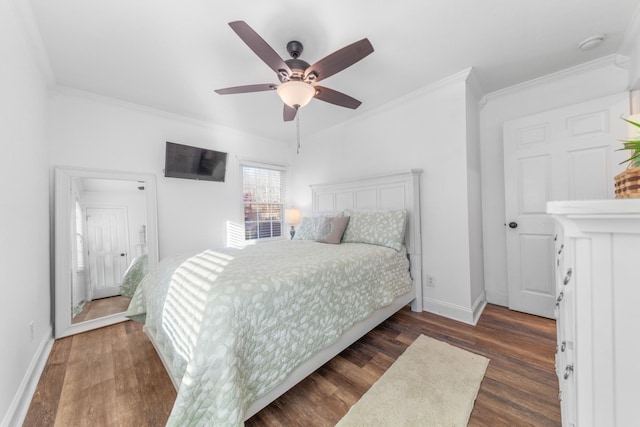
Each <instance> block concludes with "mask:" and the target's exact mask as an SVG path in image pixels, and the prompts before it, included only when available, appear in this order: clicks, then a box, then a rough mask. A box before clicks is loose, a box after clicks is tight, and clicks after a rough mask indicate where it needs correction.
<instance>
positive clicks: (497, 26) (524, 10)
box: [31, 0, 640, 141]
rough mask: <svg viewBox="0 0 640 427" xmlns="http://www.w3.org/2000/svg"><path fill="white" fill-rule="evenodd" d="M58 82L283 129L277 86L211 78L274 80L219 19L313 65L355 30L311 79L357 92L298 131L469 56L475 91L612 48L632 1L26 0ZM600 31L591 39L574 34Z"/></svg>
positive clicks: (317, 109) (311, 108)
mask: <svg viewBox="0 0 640 427" xmlns="http://www.w3.org/2000/svg"><path fill="white" fill-rule="evenodd" d="M31 2H32V7H33V10H34V14H35V17H36V21H37V26H38V29H39V31H40V35H41V37H42V41H43V44H44V47H45V51H46V53H47V56H48V59H49V62H50V65H51V69H52V70H53V74H54V78H55V80H56V84H57V85H60V86H67V87H72V88H75V89H79V90H83V91H89V92H93V93H96V94H99V95H104V96H107V97H112V98H116V99H120V100H124V101H127V102H132V103H136V104H140V105H144V106H148V107H152V108H156V109H160V110H164V111H168V112H171V113H176V114H179V115H183V116H187V117H191V118H194V119H198V120H203V121H206V122H210V123H215V124H218V125H223V126H229V127H233V128H240V129H243V130H245V131H248V132H251V133H254V134H256V135H262V136H265V137H268V138H273V139H280V140H285V141H286V140H293V139H295V122H288V123H285V122H283V120H282V104H281V101H280V100H279V98H278V96H277V95H276V93H275V92H273V91H272V92H260V93H251V94H241V95H225V96H222V95H218V94H216V93H214V89H218V88H224V87H229V86H239V85H246V84H254V83H277V81H278V80H277V79H276V76H275V73H273V72H272V71H271V70H270V69H269V67H268V66H267V65H266V64H264V63H263V62H262V61H261V60H260V59H259V58H258V57H257V56H255V54H254V53H253V52H252V51H251V50H250V49H249V48H248V47H247V46H246V45H245V44H244V43H243V42H242V41H241V40H240V38H239V37H238V36H237V35H236V34H235V33H234V32H233V31H232V30H231V28H229V26H228V25H227V23H228V22H230V21H234V20H244V21H246V22H247V23H248V24H249V25H250V26H251V27H252V28H253V29H254V30H255V31H256V32H257V33H258V34H260V35H261V36H262V38H264V39H265V40H266V41H267V43H269V44H270V45H271V46H272V47H273V48H274V49H275V50H276V52H278V53H279V54H280V56H282V58H283V59H288V55H287V52H286V44H287V42H288V41H290V40H299V41H301V42H302V43H303V44H304V47H305V49H304V53H303V54H302V56H301V58H302V59H304V60H306V61H307V62H309V63H311V64H312V63H314V62H316V61H317V60H319V59H321V58H322V57H324V56H326V55H328V54H329V53H331V52H333V51H335V50H337V49H340V48H342V47H343V46H345V45H347V44H350V43H352V42H354V41H357V40H360V39H361V38H363V37H367V38H369V40H370V41H371V43H372V44H373V47H374V49H375V52H374V53H373V54H371V55H369V56H368V57H366V58H365V59H364V60H362V61H360V62H358V63H357V64H355V65H353V66H351V67H350V68H347V69H346V70H344V71H342V72H340V73H338V74H336V75H334V76H332V77H329V78H327V80H324V81H323V82H322V85H324V86H327V87H330V88H332V89H335V90H338V91H340V92H344V93H346V94H348V95H350V96H353V97H354V98H357V99H359V100H360V101H362V105H361V106H360V108H359V109H357V110H350V109H346V108H341V107H337V106H334V105H331V104H327V103H324V102H322V101H318V100H312V101H311V103H310V104H309V105H308V106H306V107H304V109H303V110H302V111H301V118H300V120H301V125H300V126H301V129H302V132H303V135H304V134H306V135H309V134H312V133H315V132H318V131H320V130H322V129H325V128H327V127H333V126H336V125H338V124H339V123H341V122H344V121H347V120H351V119H353V118H354V117H356V116H357V115H359V114H363V113H365V112H367V111H370V110H372V109H375V108H377V107H379V106H381V105H383V104H385V103H388V102H390V101H392V100H394V99H397V98H400V97H402V96H403V95H406V94H408V93H411V92H413V91H416V90H418V89H420V88H422V87H424V86H427V85H429V84H430V83H433V82H436V81H438V80H440V79H443V78H445V77H447V76H450V75H452V74H455V73H457V72H459V71H462V70H464V69H466V68H468V67H473V68H474V69H475V71H476V76H477V79H478V81H479V83H480V86H481V87H482V89H483V91H484V92H485V93H490V92H493V91H495V90H498V89H502V88H505V87H508V86H511V85H514V84H517V83H519V82H523V81H527V80H530V79H533V78H536V77H540V76H543V75H546V74H549V73H552V72H555V71H558V70H562V69H565V68H568V67H571V66H574V65H578V64H581V63H585V62H588V61H590V60H593V59H596V58H599V57H603V56H607V55H610V54H613V53H616V52H617V51H618V49H619V48H620V44H621V41H622V39H623V36H624V32H625V29H626V28H627V25H628V24H629V22H630V21H631V18H632V16H633V14H634V11H635V10H636V8H637V7H638V4H639V3H640V0H528V1H525V0H429V1H425V0H396V1H393V2H392V1H389V0H325V1H316V2H305V1H300V0H271V1H265V0H263V1H256V0H234V1H219V0H182V1H175V0H173V1H169V0H109V1H97V0H93V1H91V0H56V1H51V0H31ZM595 34H606V36H607V37H606V40H605V42H604V43H603V44H602V45H601V46H599V47H598V48H596V49H593V50H590V51H586V52H583V51H580V50H578V49H577V44H578V43H579V42H580V41H582V40H583V39H585V38H587V37H589V36H592V35H595Z"/></svg>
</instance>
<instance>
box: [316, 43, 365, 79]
mask: <svg viewBox="0 0 640 427" xmlns="http://www.w3.org/2000/svg"><path fill="white" fill-rule="evenodd" d="M372 52H373V46H371V43H370V42H369V39H366V38H365V39H362V40H360V41H357V42H355V43H351V44H350V45H349V46H345V47H343V48H342V49H339V50H336V51H335V52H333V53H332V54H330V55H328V56H325V57H324V58H322V59H321V60H320V61H318V62H316V63H315V64H313V65H311V66H310V67H309V68H307V69H306V71H305V77H306V76H308V75H310V74H312V73H313V74H315V75H316V77H315V79H314V81H316V82H319V81H320V80H323V79H326V78H327V77H330V76H333V75H334V74H335V73H337V72H339V71H342V70H344V69H345V68H347V67H350V66H351V65H353V64H355V63H356V62H358V61H360V60H361V59H362V58H364V57H365V56H367V55H369V54H370V53H372Z"/></svg>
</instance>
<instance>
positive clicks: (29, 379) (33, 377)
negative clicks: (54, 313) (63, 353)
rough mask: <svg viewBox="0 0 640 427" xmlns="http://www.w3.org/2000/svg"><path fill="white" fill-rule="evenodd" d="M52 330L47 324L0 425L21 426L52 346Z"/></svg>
mask: <svg viewBox="0 0 640 427" xmlns="http://www.w3.org/2000/svg"><path fill="white" fill-rule="evenodd" d="M52 332H53V329H52V328H51V326H49V329H48V331H47V333H46V334H45V336H44V338H43V340H42V341H41V342H40V345H38V349H37V350H36V353H35V354H34V355H33V359H31V363H29V367H28V368H27V372H25V374H24V377H23V378H22V382H21V383H20V387H18V390H17V391H16V394H15V396H14V398H13V401H12V402H11V406H9V410H8V411H7V413H6V414H5V416H4V419H3V420H2V423H1V424H0V427H17V426H21V425H22V423H23V422H24V419H25V417H26V416H27V411H28V410H29V405H30V404H31V399H33V394H34V393H35V392H36V387H37V386H38V381H40V376H41V375H42V371H44V367H45V365H46V364H47V359H48V358H49V353H51V348H52V347H53V333H52Z"/></svg>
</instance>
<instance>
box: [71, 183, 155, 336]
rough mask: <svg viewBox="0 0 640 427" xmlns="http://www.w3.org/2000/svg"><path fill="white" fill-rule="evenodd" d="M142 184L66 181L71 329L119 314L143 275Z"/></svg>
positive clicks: (144, 230) (144, 259)
mask: <svg viewBox="0 0 640 427" xmlns="http://www.w3.org/2000/svg"><path fill="white" fill-rule="evenodd" d="M144 184H145V183H144V182H143V181H142V182H140V181H128V180H115V179H102V178H85V177H74V178H73V179H72V180H71V193H72V199H73V204H74V209H73V211H72V212H71V216H72V218H71V221H72V223H74V224H75V230H73V231H74V238H73V239H71V244H72V248H71V265H72V275H71V323H72V324H74V323H79V322H84V321H87V320H93V319H97V318H100V317H104V316H107V315H110V314H115V313H121V312H123V311H125V310H126V309H127V307H128V306H129V302H130V301H131V297H132V296H133V291H134V290H135V288H136V286H137V284H138V282H139V281H140V280H141V279H142V277H143V276H144V274H145V273H146V272H147V268H148V263H147V244H146V206H145V194H144V191H145V185H144Z"/></svg>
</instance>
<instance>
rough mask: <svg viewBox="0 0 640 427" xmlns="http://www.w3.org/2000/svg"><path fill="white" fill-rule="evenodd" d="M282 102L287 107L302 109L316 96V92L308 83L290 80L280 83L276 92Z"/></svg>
mask: <svg viewBox="0 0 640 427" xmlns="http://www.w3.org/2000/svg"><path fill="white" fill-rule="evenodd" d="M276 92H277V93H278V96H279V97H280V99H282V102H284V103H285V104H287V105H288V106H289V107H293V108H300V107H304V106H305V105H307V104H308V103H309V101H311V98H313V96H314V95H315V94H316V90H315V89H314V88H313V86H311V85H310V84H309V83H304V82H301V81H298V80H290V81H288V82H284V83H282V84H281V85H280V86H278V89H277V90H276Z"/></svg>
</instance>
